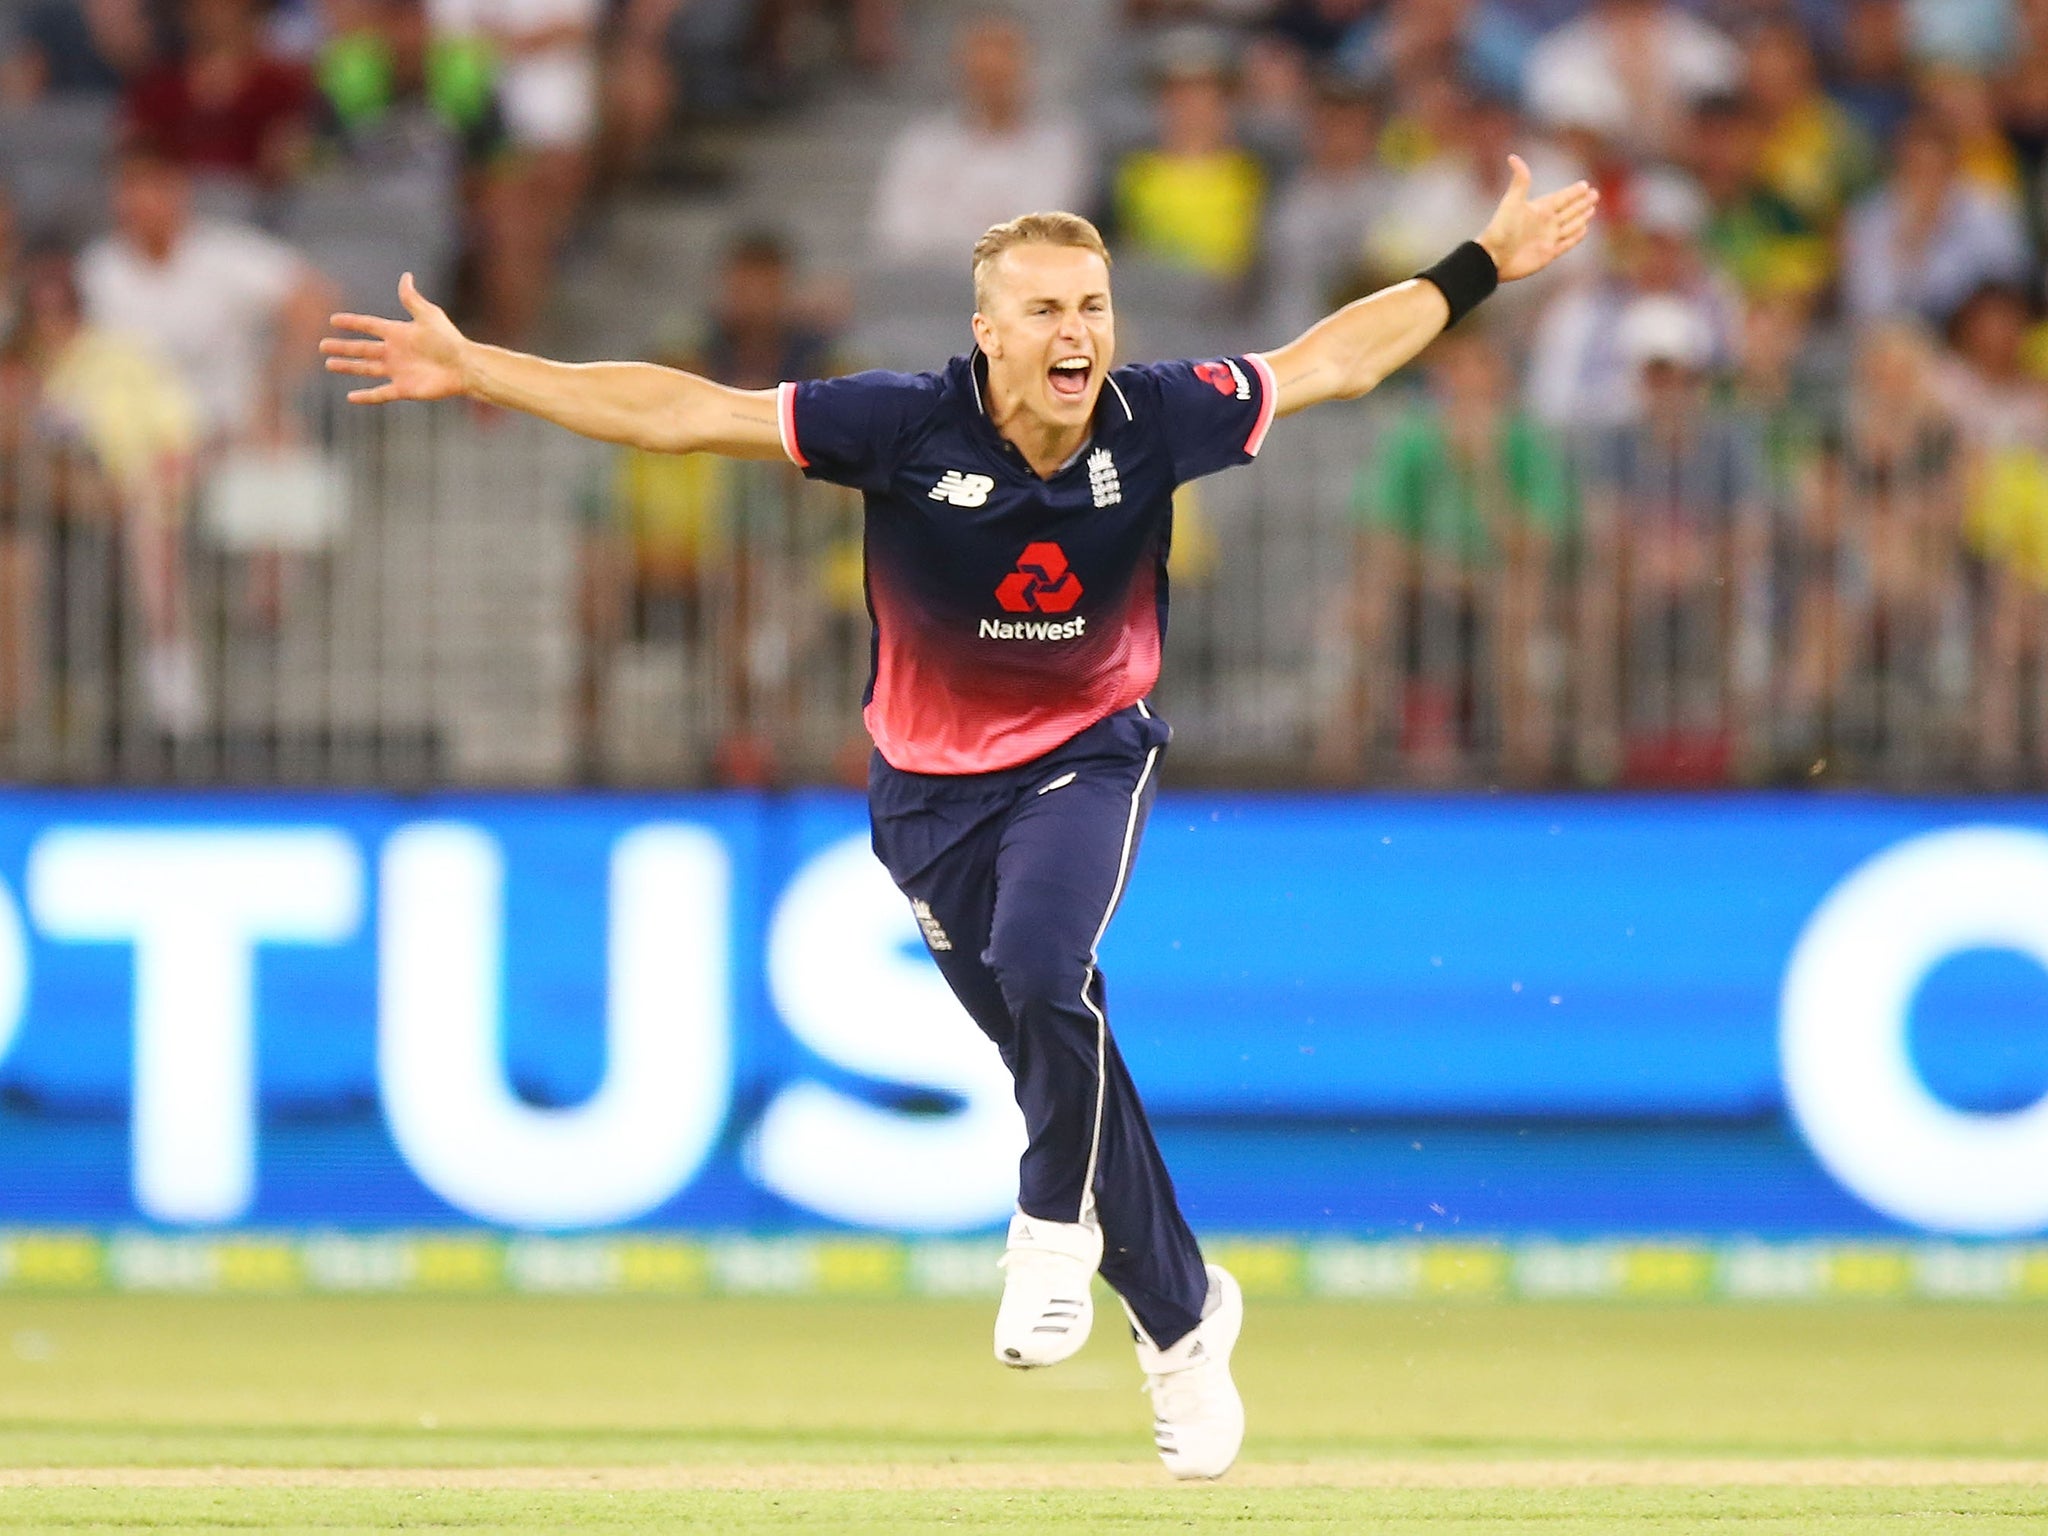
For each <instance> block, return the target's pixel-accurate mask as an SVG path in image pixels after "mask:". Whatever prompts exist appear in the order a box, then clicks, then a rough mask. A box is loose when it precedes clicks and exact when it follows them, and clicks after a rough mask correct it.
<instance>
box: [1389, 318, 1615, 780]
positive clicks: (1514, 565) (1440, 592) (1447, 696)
mask: <svg viewBox="0 0 2048 1536" xmlns="http://www.w3.org/2000/svg"><path fill="white" fill-rule="evenodd" d="M1353 509H1354V512H1355V514H1356V516H1357V520H1358V525H1359V542H1358V554H1357V560H1356V562H1355V585H1354V602H1353V605H1352V608H1353V612H1354V614H1355V616H1356V623H1357V625H1358V628H1357V635H1358V643H1359V645H1360V647H1361V648H1363V649H1364V650H1365V651H1366V653H1367V664H1366V666H1365V668H1364V669H1363V671H1364V678H1363V681H1364V683H1365V685H1366V698H1365V701H1364V702H1365V705H1366V720H1367V721H1368V722H1369V724H1370V725H1371V727H1372V730H1371V736H1372V737H1373V738H1377V739H1382V740H1383V739H1385V737H1386V735H1387V734H1388V732H1389V729H1390V728H1393V729H1396V730H1397V731H1398V739H1399V741H1400V744H1401V751H1402V755H1403V757H1404V758H1405V759H1406V762H1407V766H1408V768H1409V769H1410V771H1411V772H1412V773H1413V774H1415V775H1416V776H1418V777H1421V778H1423V779H1426V780H1432V781H1441V780H1444V779H1450V778H1457V777H1461V776H1470V775H1471V774H1472V773H1474V772H1484V771H1486V770H1487V769H1488V767H1489V765H1490V760H1491V757H1492V754H1493V753H1494V752H1496V751H1497V752H1498V754H1499V756H1498V763H1499V768H1500V770H1501V772H1502V773H1503V774H1504V775H1505V776H1506V777H1508V778H1511V779H1516V780H1522V781H1527V780H1532V779H1540V778H1543V777H1545V776H1546V775H1547V774H1548V772H1549V771H1550V769H1551V767H1552V763H1553V759H1554V756H1555V751H1556V713H1557V699H1558V694H1559V691H1560V689H1561V687H1562V684H1563V681H1564V670H1565V667H1564V655H1565V647H1564V643H1563V638H1562V635H1563V631H1562V625H1561V615H1560V613H1559V611H1558V610H1559V606H1560V605H1559V601H1558V593H1559V590H1560V582H1559V581H1558V579H1557V563H1558V555H1559V553H1560V551H1561V550H1562V549H1563V548H1564V547H1565V546H1566V545H1567V544H1568V543H1569V541H1570V538H1571V534H1572V530H1573V527H1574V525H1575V522H1576V520H1577V503H1576V500H1575V497H1574V493H1573V488H1572V483H1571V476H1570V473H1569V469H1568V466H1567V462H1566V457H1565V454H1564V452H1563V450H1562V447H1561V445H1560V444H1558V442H1557V441H1556V440H1555V439H1554V438H1553V437H1552V436H1551V435H1550V433H1549V432H1548V431H1547V430H1546V429H1544V428H1543V427H1542V426H1541V425H1540V424H1538V423H1537V422H1536V421H1534V420H1533V419H1531V418H1530V417H1529V416H1527V415H1525V414H1524V413H1523V412H1522V411H1521V410H1520V409H1519V407H1518V406H1517V405H1516V403H1515V401H1514V397H1513V379H1512V377H1511V375H1510V373H1509V370H1508V366H1507V363H1506V361H1505V360H1504V359H1503V358H1502V357H1501V356H1500V354H1499V352H1498V351H1497V350H1496V349H1495V347H1494V345H1493V343H1492V342H1491V341H1490V339H1489V338H1488V337H1487V336H1486V335H1485V334H1484V333H1483V332H1482V331H1480V330H1478V329H1476V328H1475V329H1472V330H1459V331H1457V332H1454V333H1452V334H1450V335H1448V336H1446V337H1444V338H1443V340H1441V341H1439V342H1438V343H1437V344H1436V345H1435V347H1433V348H1432V349H1431V351H1430V354H1429V357H1428V359H1427V395H1426V397H1425V398H1424V399H1423V400H1422V401H1419V402H1418V403H1417V404H1416V406H1414V407H1413V408H1411V409H1409V410H1408V411H1406V412H1405V413H1404V414H1402V415H1401V416H1400V417H1399V418H1397V419H1396V420H1395V421H1393V422H1392V423H1391V424H1390V425H1389V426H1388V427H1387V428H1386V430H1385V431H1384V432H1383V433H1382V434H1381V437H1380V440H1379V442H1378V444H1377V446H1376V449H1375V451H1374V453H1373V455H1372V457H1371V458H1370V459H1369V460H1367V462H1366V463H1365V464H1364V465H1363V466H1362V467H1361V468H1360V470H1359V472H1358V476H1357V480H1356V483H1355V487H1354V493H1353ZM1374 693H1377V694H1378V695H1379V696H1378V697H1377V698H1374V697H1372V695H1373V694H1374Z"/></svg>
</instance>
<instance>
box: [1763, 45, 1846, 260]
mask: <svg viewBox="0 0 2048 1536" xmlns="http://www.w3.org/2000/svg"><path fill="white" fill-rule="evenodd" d="M1749 99H1750V101H1751V103H1752V104H1753V107H1754V110H1755V112H1756V114H1757V117H1758V118H1759V120H1760V127H1761V131H1762V135H1763V142H1762V144H1761V145H1760V146H1759V149H1758V155H1759V166H1758V171H1759V175H1760V178H1761V180H1762V182H1763V185H1764V186H1765V187H1766V188H1767V189H1768V190H1769V191H1770V192H1772V193H1773V194H1775V195H1776V196H1777V197H1779V198H1781V199H1783V200H1784V201H1785V202H1786V203H1787V204H1789V205H1790V206H1791V207H1792V208H1794V209H1796V210H1797V211H1798V213H1799V216H1800V217H1801V219H1803V220H1804V221H1805V223H1806V224H1807V226H1808V227H1810V228H1812V229H1815V230H1818V231H1821V232H1823V233H1827V232H1831V231H1832V230H1833V229H1834V227H1835V223H1836V221H1837V220H1838V219H1839V218H1840V217H1841V214H1842V210H1843V209H1844V208H1845V207H1847V206H1848V203H1849V200H1850V199H1851V198H1853V197H1856V196H1857V195H1859V194H1860V193H1861V192H1862V191H1863V190H1864V188H1866V187H1867V186H1868V185H1869V184H1870V182H1871V180H1872V178H1873V177H1874V176H1875V175H1876V165H1875V155H1874V154H1873V152H1872V149H1871V141H1870V138H1869V136H1868V135H1867V134H1866V133H1865V132H1864V130H1863V129H1862V127H1861V126H1859V125H1858V123H1857V122H1856V119H1855V118H1854V117H1853V116H1851V115H1850V113H1849V112H1848V110H1847V109H1846V108H1844V107H1842V106H1840V105H1839V104H1837V103H1836V102H1834V101H1833V100H1831V99H1830V98H1829V97H1828V95H1827V93H1826V92H1825V91H1823V90H1822V89H1821V85H1820V75H1819V70H1818V68H1817V66H1816V64H1815V62H1814V57H1813V47H1812V44H1811V43H1809V42H1808V41H1807V36H1806V33H1805V31H1804V30H1803V29H1802V28H1801V27H1799V26H1798V25H1797V24H1796V23H1795V22H1792V21H1790V20H1782V19H1781V20H1778V21H1773V22H1769V23H1767V24H1765V25H1764V26H1763V27H1761V28H1759V29H1758V30H1757V31H1756V33H1755V34H1754V35H1752V36H1751V38H1750V40H1749Z"/></svg>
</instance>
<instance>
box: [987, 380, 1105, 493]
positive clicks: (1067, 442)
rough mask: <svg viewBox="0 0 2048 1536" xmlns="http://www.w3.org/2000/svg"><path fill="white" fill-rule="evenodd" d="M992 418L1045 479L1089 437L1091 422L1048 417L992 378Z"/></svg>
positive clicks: (1025, 459) (1060, 466)
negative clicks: (1063, 420)
mask: <svg viewBox="0 0 2048 1536" xmlns="http://www.w3.org/2000/svg"><path fill="white" fill-rule="evenodd" d="M988 394H989V399H988V419H989V422H990V424H991V425H992V426H994V428H995V429H996V431H998V432H1000V433H1001V434H1002V435H1003V437H1004V438H1005V439H1006V440H1007V441H1008V442H1009V444H1010V445H1011V446H1012V447H1013V448H1015V449H1016V450H1017V451H1018V452H1019V453H1021V454H1022V455H1024V462H1025V463H1026V464H1028V465H1029V466H1030V467H1031V472H1032V473H1033V474H1034V475H1036V476H1038V478H1039V479H1041V480H1050V479H1051V478H1052V477H1053V476H1054V475H1056V474H1058V473H1059V472H1060V470H1061V469H1062V468H1064V467H1065V466H1066V465H1067V464H1068V463H1069V462H1070V461H1071V460H1072V459H1073V457H1074V455H1075V454H1077V453H1079V452H1080V451H1081V448H1082V445H1083V444H1085V443H1086V442H1087V441H1088V430H1089V429H1088V423H1086V422H1078V423H1075V424H1073V425H1071V426H1070V425H1068V424H1067V423H1065V422H1058V421H1047V420H1046V419H1045V418H1044V417H1043V416H1040V415H1038V414H1037V413H1036V412H1034V411H1032V410H1031V409H1030V407H1028V406H1027V405H1026V404H1025V403H1024V402H1023V401H1022V400H1019V399H1018V398H1017V397H1016V396H1014V395H1006V394H1005V392H1004V390H1003V388H1002V386H1001V385H999V384H997V383H996V382H995V380H994V379H991V380H990V381H989V392H988Z"/></svg>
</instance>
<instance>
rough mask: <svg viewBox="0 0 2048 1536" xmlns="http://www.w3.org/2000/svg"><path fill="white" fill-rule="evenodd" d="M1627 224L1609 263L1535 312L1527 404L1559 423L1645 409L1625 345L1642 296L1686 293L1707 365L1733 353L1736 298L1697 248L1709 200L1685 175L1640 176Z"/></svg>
mask: <svg viewBox="0 0 2048 1536" xmlns="http://www.w3.org/2000/svg"><path fill="white" fill-rule="evenodd" d="M1626 218H1627V220H1628V224H1627V227H1626V228H1624V229H1621V230H1618V231H1616V232H1615V233H1614V234H1613V235H1612V236H1611V237H1610V238H1611V241H1612V244H1611V245H1610V247H1609V249H1610V252H1611V255H1610V259H1609V262H1608V271H1607V272H1606V273H1605V274H1604V275H1603V276H1601V277H1599V278H1596V279H1594V280H1593V281H1591V282H1586V283H1581V284H1579V285H1577V286H1574V287H1571V288H1567V289H1565V290H1563V291H1562V292H1561V293H1559V294H1558V295H1557V296H1556V297H1555V298H1554V299H1553V300H1552V301H1551V303H1550V305H1549V306H1548V308H1547V309H1546V310H1545V311H1544V314H1543V316H1542V318H1541V319H1540V320H1539V321H1538V323H1537V326H1536V331H1535V335H1534V336H1533V338H1532V339H1531V343H1530V349H1529V359H1530V362H1529V384H1528V387H1529V407H1530V409H1531V411H1533V412H1534V413H1535V415H1536V417H1537V419H1538V420H1539V421H1542V422H1545V423H1546V424H1548V425H1550V426H1553V427H1556V428H1558V429H1560V430H1576V429H1585V428H1594V429H1597V428H1604V427H1613V426H1616V425H1618V424H1620V423H1622V422H1626V421H1629V420H1631V419H1633V418H1634V417H1635V416H1637V415H1638V414H1639V413H1640V411H1641V409H1642V404H1643V401H1642V396H1641V391H1640V387H1639V386H1640V382H1641V378H1642V370H1641V369H1640V368H1639V367H1638V365H1637V364H1636V362H1635V361H1634V360H1633V359H1631V358H1629V357H1628V356H1627V355H1626V354H1625V353H1624V351H1623V350H1622V348H1621V346H1620V338H1619V325H1620V321H1621V317H1622V315H1623V313H1624V312H1625V311H1627V309H1628V308H1629V306H1630V305H1631V304H1632V303H1633V302H1634V301H1635V300H1637V299H1638V298H1642V297H1645V296H1648V295H1663V296H1667V297H1670V298H1673V299H1675V300H1678V301H1679V302H1680V303H1682V304H1683V305H1684V306H1685V307H1686V308H1687V309H1688V310H1689V311H1690V312H1691V313H1692V314H1693V315H1694V316H1695V317H1696V320H1697V323H1698V327H1699V329H1700V331H1701V333H1702V334H1703V335H1704V336H1705V337H1706V338H1707V339H1706V343H1705V346H1706V354H1705V360H1704V362H1703V363H1702V364H1701V365H1700V366H1701V367H1702V368H1704V369H1705V370H1706V371H1708V372H1710V373H1711V372H1719V371H1721V370H1722V369H1724V368H1726V366H1727V365H1728V363H1729V362H1730V361H1731V360H1732V359H1733V357H1734V356H1735V341H1736V336H1737V334H1738V330H1739V324H1740V322H1739V312H1740V304H1739V300H1738V297H1737V295H1736V292H1735V290H1734V288H1733V286H1732V285H1731V284H1730V283H1729V281H1728V279H1727V278H1726V277H1724V276H1723V275H1722V274H1720V273H1719V272H1716V271H1714V270H1713V269H1712V268H1711V267H1709V266H1708V265H1707V264H1706V263H1705V262H1704V261H1703V260H1702V259H1701V256H1700V251H1699V246H1698V241H1699V238H1700V235H1701V232H1702V231H1703V229H1704V228H1705V225H1706V219H1707V207H1706V201H1705V199H1704V198H1703V197H1702V196H1701V195H1700V191H1699V188H1698V187H1696V186H1695V185H1694V184H1693V183H1692V182H1691V181H1689V180H1687V179H1686V178H1684V177H1682V176H1676V175H1673V174H1671V173H1669V172H1659V173H1656V174H1653V175H1649V176H1645V177H1642V178H1641V179H1640V180H1639V181H1638V183H1637V184H1636V186H1635V187H1634V189H1633V191H1632V195H1631V198H1630V208H1629V212H1628V214H1627V215H1626Z"/></svg>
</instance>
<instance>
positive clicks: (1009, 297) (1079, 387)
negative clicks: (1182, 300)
mask: <svg viewBox="0 0 2048 1536" xmlns="http://www.w3.org/2000/svg"><path fill="white" fill-rule="evenodd" d="M987 299H988V307H987V308H986V309H985V310H984V311H982V313H980V314H978V315H976V316H975V317H974V334H975V339H976V340H977V341H979V342H980V343H981V350H982V351H983V352H984V353H986V354H987V356H988V367H989V381H990V383H991V384H992V385H993V386H994V388H995V389H996V391H997V392H998V393H999V394H1001V395H1002V396H1003V397H1004V398H1005V399H1009V400H1017V401H1020V402H1022V404H1023V405H1024V407H1025V409H1027V410H1029V411H1030V412H1031V413H1032V414H1033V415H1036V416H1040V417H1043V418H1044V419H1045V420H1046V421H1048V422H1050V423H1052V424H1054V425H1058V426H1063V427H1065V426H1086V425H1087V423H1088V420H1089V418H1090V417H1091V416H1092V415H1093V414H1094V412H1095V400H1096V397H1097V396H1098V395H1100V394H1101V393H1102V381H1103V379H1104V377H1105V376H1107V374H1108V373H1109V369H1110V364H1111V362H1112V360H1113V359H1114V358H1115V356H1116V321H1115V319H1114V317H1113V316H1112V315H1111V313H1110V308H1109V266H1108V264H1107V263H1106V262H1104V261H1103V259H1102V258H1101V257H1100V256H1098V255H1096V254H1095V253H1094V252H1093V251H1084V250H1082V249H1080V248H1079V247H1078V246H1065V245H1014V246H1012V247H1010V249H1009V250H1007V251H1005V252H1003V254H1002V255H1001V256H998V257H997V258H996V260H995V262H994V264H993V266H992V268H991V270H990V272H989V278H988V294H987Z"/></svg>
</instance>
